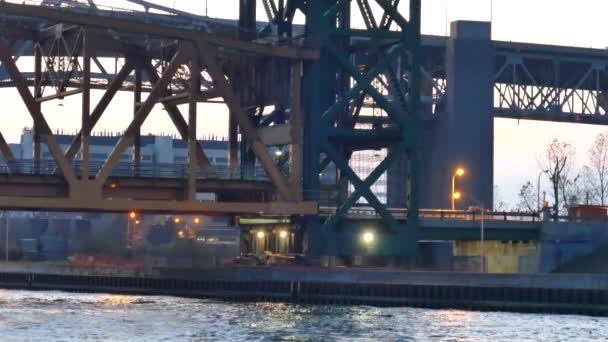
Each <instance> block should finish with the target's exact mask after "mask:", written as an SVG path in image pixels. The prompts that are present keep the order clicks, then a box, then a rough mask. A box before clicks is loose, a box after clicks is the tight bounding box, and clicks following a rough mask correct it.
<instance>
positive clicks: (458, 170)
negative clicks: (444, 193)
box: [452, 167, 464, 210]
mask: <svg viewBox="0 0 608 342" xmlns="http://www.w3.org/2000/svg"><path fill="white" fill-rule="evenodd" d="M462 175H464V169H463V168H461V167H459V168H457V169H456V171H455V172H454V175H453V176H452V210H455V209H456V205H455V203H454V200H457V199H459V198H460V193H458V192H456V176H458V177H461V176H462ZM456 194H458V197H456Z"/></svg>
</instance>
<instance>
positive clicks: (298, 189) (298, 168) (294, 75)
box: [289, 61, 303, 201]
mask: <svg viewBox="0 0 608 342" xmlns="http://www.w3.org/2000/svg"><path fill="white" fill-rule="evenodd" d="M290 78H291V113H290V118H291V119H290V123H291V151H290V153H289V158H290V161H289V167H290V172H289V173H290V175H291V179H290V185H291V191H292V193H293V194H294V199H295V200H298V201H300V200H302V195H303V194H302V125H303V118H302V99H301V96H302V62H301V61H293V62H292V65H291V77H290Z"/></svg>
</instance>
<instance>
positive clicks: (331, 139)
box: [0, 0, 608, 255]
mask: <svg viewBox="0 0 608 342" xmlns="http://www.w3.org/2000/svg"><path fill="white" fill-rule="evenodd" d="M128 2H129V3H131V4H133V5H137V6H140V7H139V9H138V10H137V9H136V10H131V9H130V10H123V9H118V8H107V7H102V6H99V5H97V4H95V2H94V1H14V2H13V1H4V2H0V30H2V33H3V34H2V39H0V61H1V63H2V68H1V69H0V86H2V87H13V88H15V89H17V91H18V92H19V95H20V97H21V101H22V102H23V103H24V104H25V106H26V108H27V111H28V113H29V115H30V116H31V117H32V119H33V122H34V132H35V134H34V136H35V139H34V144H33V145H34V146H33V155H34V158H33V160H32V161H21V160H17V159H15V157H14V156H13V155H12V153H11V151H10V148H8V145H7V143H6V141H5V139H4V138H1V139H0V151H1V152H2V155H3V157H4V160H5V167H3V168H2V169H3V175H2V177H1V179H0V205H1V206H2V207H4V208H11V209H20V210H41V209H52V210H99V211H121V210H124V211H126V210H130V209H136V210H141V211H149V212H202V213H210V214H238V215H260V214H262V215H275V216H289V217H292V219H293V220H295V221H297V224H296V225H297V226H298V227H301V229H299V232H301V233H302V236H301V241H304V240H305V241H306V243H303V244H302V245H303V246H302V247H303V248H304V249H305V250H306V251H307V252H308V253H310V254H311V255H321V254H323V255H335V253H337V250H338V247H337V246H338V245H339V244H343V242H344V241H340V239H341V238H340V236H343V235H341V234H342V233H341V232H340V231H341V230H342V229H343V228H344V227H346V226H348V225H350V223H349V220H350V221H352V220H353V219H356V218H353V217H352V213H353V206H354V205H355V204H356V203H358V202H360V200H361V199H365V201H366V202H367V203H369V207H370V208H373V211H374V215H375V216H376V217H377V219H376V222H377V223H378V224H380V225H381V226H382V227H383V229H384V230H385V231H386V237H387V239H390V240H391V241H393V242H394V244H395V246H397V247H395V248H387V249H386V250H385V251H384V252H383V253H385V254H391V255H413V254H414V253H415V251H416V244H417V240H418V239H420V238H430V235H429V237H425V236H424V234H422V233H421V232H422V231H423V228H424V227H425V226H427V227H428V219H424V218H423V215H422V216H421V212H420V210H419V208H420V207H421V205H422V206H423V207H446V206H445V201H446V198H445V197H446V196H445V194H444V192H445V191H443V190H445V189H446V188H448V187H447V186H446V184H445V183H446V182H449V179H450V176H451V175H447V176H446V175H444V174H443V173H441V172H437V173H433V174H430V173H429V172H425V171H424V170H446V172H448V173H450V172H451V170H453V166H454V165H455V164H456V163H460V162H464V163H467V164H468V165H472V167H471V170H476V171H473V172H478V174H473V175H471V177H470V178H471V179H476V180H477V181H476V183H473V184H464V185H463V186H464V187H465V189H464V190H465V193H471V194H473V195H474V196H475V198H477V199H479V200H480V201H481V202H482V203H483V204H484V205H485V206H486V207H491V201H492V199H491V198H492V196H491V195H492V194H491V189H492V172H493V170H492V160H493V155H492V136H493V118H494V117H507V118H516V119H533V120H549V121H561V122H578V123H591V124H605V123H606V122H608V121H607V120H606V119H605V118H606V116H605V114H606V108H607V107H606V100H605V96H604V92H605V90H606V89H607V88H608V77H607V75H606V72H607V71H606V60H607V59H606V57H608V53H607V52H606V51H603V50H593V49H581V48H570V47H557V46H544V45H534V44H521V43H507V42H493V41H492V40H491V39H490V34H489V32H490V28H489V24H487V23H474V22H456V23H453V24H452V33H451V35H450V37H446V38H443V37H431V36H422V35H421V34H420V1H419V0H410V1H409V2H408V1H399V0H362V1H357V2H356V3H355V2H352V3H351V2H350V1H337V0H322V1H315V2H305V1H301V0H264V1H263V4H264V8H265V10H266V14H267V17H268V24H267V25H266V27H260V25H259V24H258V23H256V20H255V18H256V1H249V2H247V1H243V2H241V4H240V17H239V20H238V22H237V23H234V22H230V21H223V20H214V19H209V18H205V17H199V16H195V15H192V14H188V13H183V12H180V11H176V10H173V9H170V8H166V7H163V6H159V5H154V4H151V3H148V2H146V1H140V0H128ZM370 2H373V3H374V6H377V7H378V8H380V9H381V11H380V13H376V12H374V11H371V9H370V8H371V7H370ZM400 2H403V3H400ZM404 6H405V7H407V6H409V11H408V12H409V18H405V17H404V16H403V15H402V14H401V13H400V11H399V9H401V8H403V7H404ZM351 9H352V10H353V11H351ZM297 11H300V12H301V13H302V14H304V16H305V18H306V24H305V26H304V27H298V26H296V25H293V24H292V21H293V17H294V15H295V13H296V12H297ZM353 13H354V14H353ZM351 15H357V16H360V17H361V18H362V19H363V22H364V23H365V25H366V27H365V28H364V29H355V28H353V27H352V25H351ZM22 57H28V58H33V63H30V64H31V65H29V64H28V63H19V59H20V58H22ZM109 59H112V60H113V61H114V62H115V63H116V67H115V68H109V67H108V66H107V61H108V60H109ZM93 89H99V90H102V91H103V92H104V93H103V96H102V98H101V100H100V101H99V102H98V103H96V104H95V103H91V95H90V94H91V91H92V90H93ZM118 91H129V92H132V93H133V103H134V105H133V106H129V108H127V109H126V110H125V112H130V113H131V114H130V115H132V116H133V120H132V121H131V123H130V124H129V125H128V127H127V128H126V129H125V132H124V135H123V136H122V137H121V138H120V139H119V140H118V143H117V144H116V146H115V147H114V150H113V152H112V153H111V154H110V155H109V157H108V158H107V160H106V161H105V162H104V163H101V164H99V165H97V164H95V163H92V162H91V161H90V160H89V152H88V149H89V139H90V135H91V132H92V130H93V129H94V127H95V125H96V124H97V122H98V121H99V119H100V118H101V117H102V115H103V113H104V111H105V109H106V108H107V107H108V105H109V104H110V103H111V102H112V101H113V99H114V96H115V94H116V93H117V92H118ZM142 93H147V97H145V99H143V98H144V97H142ZM75 95H78V96H80V97H81V98H82V120H81V121H82V122H81V130H80V132H79V133H78V135H77V136H76V137H75V139H74V141H73V142H72V144H71V145H70V146H69V147H67V149H62V148H61V147H60V146H59V145H58V144H57V142H56V140H55V138H54V136H53V133H52V130H51V128H50V127H49V125H48V123H47V121H46V119H45V116H44V113H43V112H42V111H41V104H42V103H44V102H47V101H53V100H57V99H62V98H65V97H68V96H75ZM202 102H221V103H224V104H225V105H226V106H227V108H228V109H229V112H230V115H229V118H227V120H228V121H229V132H228V138H229V151H228V154H229V156H228V157H229V168H228V169H225V170H222V169H221V168H219V167H217V166H216V165H213V164H212V163H210V162H209V160H208V158H207V156H206V154H205V151H204V150H203V148H202V147H201V145H200V144H198V143H197V140H196V128H197V125H200V124H201V123H197V104H198V103H202ZM155 105H162V106H163V107H164V108H165V110H166V113H167V115H168V116H169V117H170V118H171V120H172V122H173V123H174V125H175V127H176V128H177V131H178V132H179V134H180V135H181V137H182V138H183V139H184V140H186V141H187V142H188V151H189V158H188V159H189V161H188V164H187V165H185V166H182V167H181V169H179V167H177V166H175V167H170V166H169V167H168V168H169V169H172V170H176V169H179V170H178V171H171V172H169V173H165V176H164V177H158V175H159V174H160V173H162V172H160V171H158V170H155V169H154V168H155V167H157V166H153V167H152V166H148V165H144V164H143V163H142V162H141V160H140V157H139V156H140V152H139V149H140V147H139V140H140V127H141V125H142V124H143V122H144V121H145V120H146V118H147V117H148V115H149V114H150V111H151V110H152V108H153V107H154V106H155ZM180 105H186V106H180ZM178 106H179V107H178ZM184 107H186V108H187V111H188V113H187V115H185V116H184V115H182V113H181V109H183V108H184ZM184 117H186V119H185V118H184ZM472 123H474V124H472ZM203 124H204V123H203ZM465 126H467V128H465V129H464V132H473V133H475V134H467V133H464V134H463V133H462V132H463V131H462V130H460V131H459V132H460V134H461V136H465V137H466V139H462V140H461V141H456V140H454V138H455V137H453V136H451V135H450V133H449V132H454V131H457V130H458V129H460V128H463V127H465ZM471 130H472V131H471ZM441 139H448V140H449V141H450V144H449V145H450V147H449V148H446V149H443V150H442V149H440V148H438V147H437V146H445V144H444V142H442V141H443V140H441ZM455 141H456V142H455ZM269 146H273V147H275V148H278V149H280V150H281V151H282V152H283V153H281V156H280V157H279V158H276V156H273V155H271V154H270V153H269V148H268V147H269ZM467 146H475V148H477V149H478V150H475V151H473V152H475V153H471V151H470V150H469V147H467ZM128 148H132V149H133V155H134V160H133V161H132V162H130V163H128V164H121V163H120V156H121V155H122V154H123V153H124V151H125V150H126V149H128ZM44 149H47V150H48V151H49V152H50V154H51V155H52V157H53V161H52V162H50V164H48V165H47V164H45V162H43V161H41V158H40V156H41V151H42V150H44ZM378 149H386V150H387V151H388V153H387V156H386V158H385V159H384V160H383V161H382V162H381V163H379V165H377V166H376V167H375V169H374V170H373V171H372V172H371V173H370V174H369V175H367V176H366V177H365V178H364V179H362V177H361V176H360V175H358V174H357V172H356V171H355V170H353V168H352V167H351V165H350V164H349V159H350V158H351V157H352V155H353V153H355V152H358V151H369V150H378ZM471 155H475V156H476V157H475V158H477V159H467V158H469V157H467V156H471ZM488 157H489V158H488ZM488 161H489V164H488ZM437 163H439V164H441V165H439V164H437ZM330 164H331V165H334V166H335V168H336V170H337V172H336V179H335V184H334V185H333V186H332V188H331V192H332V193H334V194H335V196H333V197H332V203H334V204H333V207H334V208H335V209H334V210H332V211H331V212H329V213H323V212H320V211H319V205H318V203H319V197H320V194H321V193H323V192H324V191H325V190H326V189H325V188H326V187H327V185H324V184H321V182H320V180H319V178H320V176H319V175H321V174H322V172H323V170H324V169H325V168H326V167H327V166H328V165H330ZM150 168H152V169H150ZM386 172H388V183H389V186H388V201H389V204H388V205H387V204H386V203H382V202H381V201H380V200H378V197H377V195H376V194H375V193H374V192H373V191H372V190H371V186H372V185H373V184H374V183H376V182H377V181H378V179H379V178H380V177H381V175H383V174H384V173H386ZM488 185H489V186H488ZM349 188H352V190H349ZM422 189H424V191H422ZM200 193H213V194H214V195H215V200H214V201H200V200H198V199H197V194H200ZM390 206H395V207H405V208H407V211H406V214H405V215H406V217H405V218H400V217H396V215H395V213H394V212H392V211H391V210H389V207H390ZM358 222H361V221H360V220H359V221H358ZM473 222H474V221H473ZM441 224H444V223H441ZM438 225H439V224H438ZM431 226H432V224H431ZM537 226H538V225H537V223H531V225H530V226H529V228H530V229H531V230H528V231H527V232H526V234H527V235H525V236H526V237H530V236H532V237H534V236H538V233H537V232H538V227H537ZM470 228H471V229H472V228H474V227H473V226H471V227H470ZM497 229H500V228H497ZM446 231H447V230H446ZM454 232H456V233H454ZM513 234H514V235H513V236H515V233H513ZM530 234H536V235H530ZM448 235H449V236H451V237H454V236H461V237H464V236H470V235H466V233H464V232H461V233H458V232H457V230H452V233H450V234H448ZM448 235H444V237H447V236H448ZM303 236H305V238H303ZM521 236H522V237H523V235H521ZM433 237H441V234H439V233H438V234H436V235H433ZM490 238H491V237H490ZM495 238H499V235H496V236H495ZM502 238H504V235H501V236H500V239H502Z"/></svg>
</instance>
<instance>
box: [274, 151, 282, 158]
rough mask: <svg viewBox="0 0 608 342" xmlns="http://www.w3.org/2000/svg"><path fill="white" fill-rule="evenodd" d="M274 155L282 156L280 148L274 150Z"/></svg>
mask: <svg viewBox="0 0 608 342" xmlns="http://www.w3.org/2000/svg"><path fill="white" fill-rule="evenodd" d="M274 155H275V156H277V157H280V156H282V155H283V151H281V150H276V151H275V152H274Z"/></svg>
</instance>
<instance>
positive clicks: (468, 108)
mask: <svg viewBox="0 0 608 342" xmlns="http://www.w3.org/2000/svg"><path fill="white" fill-rule="evenodd" d="M494 73H495V51H494V46H493V43H492V39H491V24H490V23H487V22H472V21H456V22H453V23H452V24H451V34H450V37H449V39H448V41H447V49H446V78H447V92H446V96H447V101H446V105H447V108H446V113H445V114H444V115H442V116H440V117H439V118H438V121H437V122H436V123H435V125H434V127H433V129H432V131H433V132H432V136H433V140H432V142H431V144H433V145H434V146H433V147H432V148H430V149H429V150H430V151H431V153H430V154H428V155H427V156H426V158H431V160H432V162H431V163H425V164H427V165H429V166H431V168H432V169H430V170H426V171H425V173H426V174H427V175H428V177H430V181H426V182H424V183H425V184H426V185H427V188H425V189H424V190H423V191H424V192H426V195H427V196H426V200H425V201H424V202H425V203H424V204H425V206H428V207H434V208H450V206H451V182H452V176H453V174H454V171H455V170H456V168H458V167H462V168H464V169H465V174H464V176H462V177H457V179H456V191H458V192H460V193H461V194H462V198H461V199H460V200H458V201H457V202H456V208H457V209H466V208H467V207H468V206H470V205H483V206H484V207H486V208H492V205H493V203H492V192H493V176H494V172H493V171H494V170H493V165H494V117H493V108H494V101H493V100H494V99H493V89H494Z"/></svg>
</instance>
